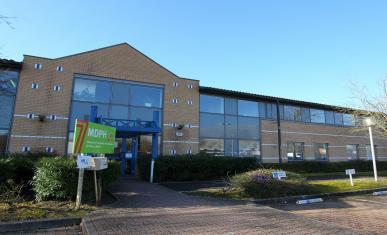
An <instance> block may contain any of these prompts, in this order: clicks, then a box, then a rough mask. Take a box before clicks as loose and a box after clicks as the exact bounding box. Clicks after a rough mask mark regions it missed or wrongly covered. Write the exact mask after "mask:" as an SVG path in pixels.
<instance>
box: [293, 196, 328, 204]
mask: <svg viewBox="0 0 387 235" xmlns="http://www.w3.org/2000/svg"><path fill="white" fill-rule="evenodd" d="M323 201H324V200H323V199H322V198H320V197H319V198H312V199H305V200H297V202H296V203H297V204H298V205H304V204H310V203H316V202H323Z"/></svg>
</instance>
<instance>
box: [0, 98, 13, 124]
mask: <svg viewBox="0 0 387 235" xmlns="http://www.w3.org/2000/svg"><path fill="white" fill-rule="evenodd" d="M14 100H15V96H11V95H0V107H1V112H0V128H2V129H9V128H10V126H11V120H12V111H13V104H14Z"/></svg>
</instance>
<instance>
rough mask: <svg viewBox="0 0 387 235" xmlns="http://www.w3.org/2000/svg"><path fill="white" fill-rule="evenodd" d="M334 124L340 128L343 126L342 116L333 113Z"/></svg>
mask: <svg viewBox="0 0 387 235" xmlns="http://www.w3.org/2000/svg"><path fill="white" fill-rule="evenodd" d="M335 124H336V125H339V126H342V125H343V114H342V113H337V112H335Z"/></svg>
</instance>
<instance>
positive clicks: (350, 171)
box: [345, 169, 356, 186]
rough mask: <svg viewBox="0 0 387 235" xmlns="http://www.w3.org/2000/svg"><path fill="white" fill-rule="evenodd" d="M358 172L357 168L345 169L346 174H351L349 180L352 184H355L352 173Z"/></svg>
mask: <svg viewBox="0 0 387 235" xmlns="http://www.w3.org/2000/svg"><path fill="white" fill-rule="evenodd" d="M355 173H356V172H355V169H346V170H345V174H346V175H349V181H350V182H351V186H353V179H352V175H354V174H355Z"/></svg>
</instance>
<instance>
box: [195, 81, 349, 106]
mask: <svg viewBox="0 0 387 235" xmlns="http://www.w3.org/2000/svg"><path fill="white" fill-rule="evenodd" d="M199 92H200V93H207V94H214V95H223V96H231V97H239V98H245V99H250V100H263V101H269V102H280V103H284V104H291V105H300V106H308V107H313V108H321V109H330V110H340V111H344V110H347V111H348V112H349V111H354V110H356V109H354V108H349V107H343V106H337V105H329V104H321V103H314V102H309V101H302V100H293V99H287V98H281V97H275V96H266V95H259V94H254V93H247V92H241V91H233V90H226V89H222V88H215V87H206V86H199Z"/></svg>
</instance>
